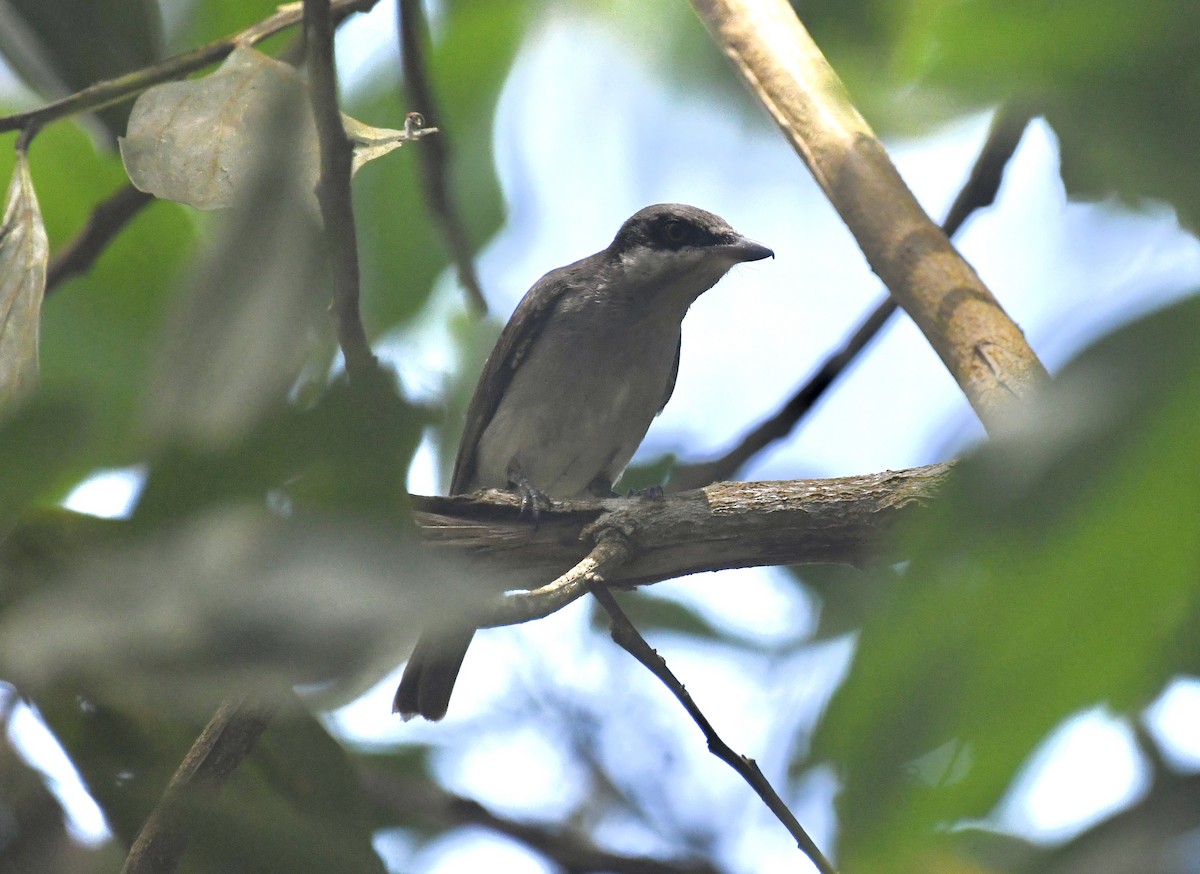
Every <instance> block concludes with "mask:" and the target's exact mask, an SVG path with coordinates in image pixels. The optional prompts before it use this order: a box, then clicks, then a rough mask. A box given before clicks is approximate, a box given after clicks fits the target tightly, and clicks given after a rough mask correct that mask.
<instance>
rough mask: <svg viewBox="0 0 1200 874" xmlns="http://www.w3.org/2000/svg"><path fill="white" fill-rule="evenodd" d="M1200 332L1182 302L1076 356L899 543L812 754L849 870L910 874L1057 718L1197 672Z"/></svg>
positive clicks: (1145, 700)
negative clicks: (826, 773)
mask: <svg viewBox="0 0 1200 874" xmlns="http://www.w3.org/2000/svg"><path fill="white" fill-rule="evenodd" d="M1198 330H1200V298H1191V299H1189V300H1187V301H1185V302H1184V303H1182V304H1178V305H1176V306H1173V307H1171V308H1169V309H1167V310H1165V311H1163V312H1160V313H1156V314H1154V315H1152V316H1150V317H1147V318H1145V319H1143V320H1141V321H1139V322H1137V323H1135V324H1133V325H1130V326H1128V327H1126V328H1123V329H1121V330H1120V331H1118V332H1116V333H1115V334H1113V335H1111V336H1110V337H1108V338H1106V339H1105V340H1103V341H1101V342H1099V343H1097V344H1096V345H1095V346H1094V347H1093V348H1091V349H1089V350H1087V351H1086V352H1084V353H1083V354H1082V355H1080V356H1079V358H1078V359H1077V360H1075V361H1074V362H1072V363H1071V364H1070V365H1068V366H1067V367H1066V368H1064V370H1063V372H1062V373H1061V374H1060V376H1059V377H1058V378H1057V380H1056V382H1055V383H1054V385H1053V386H1052V387H1051V389H1050V390H1049V391H1048V392H1047V393H1046V395H1045V396H1044V397H1042V398H1040V399H1039V402H1038V403H1037V404H1036V405H1035V406H1034V408H1033V409H1032V410H1031V411H1030V413H1029V416H1028V418H1027V419H1026V420H1025V421H1023V422H1020V423H1018V424H1017V427H1016V428H1014V432H1013V433H1012V434H1010V435H1008V436H1006V437H1003V438H999V439H995V440H993V441H992V442H991V443H990V444H989V445H987V446H986V447H984V448H982V449H980V450H979V451H977V452H976V453H974V454H973V455H972V456H971V457H969V458H967V459H965V460H963V461H962V462H960V464H959V466H958V468H957V469H956V473H955V475H954V479H953V482H952V486H951V487H950V488H949V489H948V490H947V493H946V494H945V496H944V497H945V500H944V502H942V504H941V505H940V506H939V512H938V520H937V522H936V523H935V524H933V525H931V526H930V527H929V528H927V529H926V530H922V531H919V532H914V533H913V534H912V543H913V549H912V554H913V558H912V561H911V564H910V565H909V566H908V567H907V568H906V570H905V571H904V573H903V578H902V581H901V583H900V584H899V585H898V586H897V585H894V584H893V585H891V586H890V592H891V597H890V598H888V599H887V601H886V603H884V604H883V605H881V606H880V609H877V610H876V611H875V612H874V614H873V615H871V616H870V618H869V619H868V620H867V622H866V624H865V626H864V628H863V631H862V637H861V641H860V646H859V651H858V656H857V658H856V660H855V663H854V667H853V669H852V670H851V672H850V675H849V677H848V678H847V681H846V683H845V685H844V686H843V687H842V688H841V690H840V691H839V692H838V694H837V695H836V696H835V698H834V701H833V703H832V704H831V706H830V709H829V711H828V713H827V715H826V718H825V721H824V724H823V725H822V726H821V729H820V732H819V734H818V736H817V739H816V749H817V753H818V755H819V756H825V757H829V758H830V759H831V760H833V761H835V762H838V763H839V765H840V767H841V770H842V775H843V777H844V780H845V788H844V793H843V795H842V797H841V798H840V799H839V810H840V812H841V820H840V822H841V824H842V827H843V829H844V833H843V844H842V846H843V848H844V850H845V852H846V859H847V862H848V863H850V867H851V868H854V869H857V868H861V869H862V870H873V871H907V870H912V866H913V865H914V864H915V860H916V859H919V858H920V857H921V854H922V852H924V851H927V850H928V849H929V846H930V843H931V841H933V840H934V836H935V835H936V834H937V832H938V830H939V827H944V826H945V825H947V824H950V823H954V822H957V821H962V820H973V819H977V818H982V817H985V816H986V815H987V814H988V813H989V812H990V811H991V810H993V809H994V807H995V806H996V805H997V804H998V802H999V801H1000V799H1001V797H1002V795H1003V793H1004V792H1005V790H1006V789H1007V787H1008V786H1009V784H1010V783H1011V782H1012V779H1013V776H1014V774H1015V773H1016V772H1017V770H1018V769H1019V768H1020V766H1021V765H1022V763H1023V762H1024V761H1025V760H1026V759H1027V758H1028V757H1029V756H1030V755H1031V754H1032V752H1033V750H1034V748H1035V747H1036V745H1037V744H1038V742H1039V741H1040V740H1041V739H1042V738H1044V737H1045V736H1046V735H1047V734H1048V733H1049V732H1050V731H1051V730H1052V729H1053V728H1054V727H1055V726H1057V725H1058V724H1060V723H1061V722H1063V721H1064V720H1066V719H1067V718H1068V717H1069V716H1070V715H1072V714H1073V713H1076V712H1078V711H1080V710H1083V709H1086V708H1090V707H1093V706H1105V707H1107V708H1110V709H1111V710H1112V711H1114V712H1116V713H1119V714H1126V715H1128V716H1129V717H1130V718H1133V719H1136V717H1137V714H1138V713H1139V711H1140V710H1141V709H1143V708H1144V707H1146V706H1147V705H1148V704H1149V703H1150V702H1151V701H1153V699H1154V698H1155V697H1156V696H1157V695H1158V694H1159V693H1160V692H1161V691H1162V689H1163V687H1164V686H1165V684H1166V683H1167V681H1168V680H1169V679H1170V678H1171V677H1172V676H1174V675H1177V674H1189V673H1195V672H1196V671H1197V670H1198V669H1200V660H1198V658H1197V657H1198V656H1200V648H1198V646H1197V643H1196V636H1195V628H1196V623H1197V621H1198V620H1200V589H1198V587H1197V581H1198V580H1200V539H1198V538H1197V536H1196V533H1195V530H1194V529H1195V521H1196V520H1197V519H1200V490H1197V488H1196V483H1197V482H1200V453H1197V450H1196V447H1197V446H1200V411H1198V409H1197V407H1196V403H1195V398H1196V397H1197V396H1198V395H1200V347H1197V345H1196V342H1195V337H1196V332H1197V331H1198Z"/></svg>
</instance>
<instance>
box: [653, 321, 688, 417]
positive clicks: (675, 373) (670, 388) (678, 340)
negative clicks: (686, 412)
mask: <svg viewBox="0 0 1200 874" xmlns="http://www.w3.org/2000/svg"><path fill="white" fill-rule="evenodd" d="M682 351H683V337H682V333H680V334H676V335H675V363H674V364H672V365H671V376H670V377H669V378H668V379H667V391H666V393H665V394H664V395H663V399H662V403H661V404H659V405H658V412H656V413H655V414H654V415H656V416H657V415H658V413H661V412H662V411H663V410H664V409H666V406H667V401H669V400H670V399H671V395H672V394H674V392H675V380H676V379H677V378H678V377H679V353H680V352H682Z"/></svg>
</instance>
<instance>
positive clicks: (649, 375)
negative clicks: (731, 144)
mask: <svg viewBox="0 0 1200 874" xmlns="http://www.w3.org/2000/svg"><path fill="white" fill-rule="evenodd" d="M774 255H775V253H774V252H773V251H772V250H771V249H769V248H767V247H766V246H763V245H760V244H759V243H756V242H753V241H752V240H749V239H747V238H746V237H744V236H742V235H741V234H739V233H738V232H737V231H735V230H734V229H733V228H732V227H730V225H729V223H728V222H726V221H725V220H724V219H722V218H720V217H719V216H717V215H714V214H713V213H711V212H707V211H706V210H703V209H700V208H698V207H695V206H688V205H686V204H679V203H660V204H655V205H653V206H647V207H645V208H644V209H641V210H639V211H638V212H636V213H634V214H633V215H632V216H630V217H629V218H628V219H626V221H625V222H624V223H623V224H622V225H621V228H620V230H619V231H617V234H616V236H615V237H613V240H612V242H611V243H610V244H609V245H608V246H607V247H606V248H604V249H602V250H601V251H599V252H597V253H595V254H594V255H589V256H588V257H586V258H583V259H581V260H579V261H575V262H574V263H572V264H568V265H567V266H565V267H559V268H557V269H555V270H551V271H550V272H549V273H547V274H546V275H545V276H543V277H542V278H541V279H539V280H538V281H537V282H536V283H534V285H533V286H532V287H531V288H530V289H529V291H528V292H526V294H525V296H524V297H523V298H522V299H521V302H520V303H519V304H518V305H517V308H516V310H515V311H514V312H513V315H512V317H511V318H510V319H509V322H508V324H507V325H506V326H505V327H504V329H503V330H502V331H501V333H500V337H499V339H498V340H497V341H496V345H495V347H494V348H493V349H492V352H491V354H490V355H489V356H488V359H487V362H486V364H485V365H484V368H483V373H482V375H481V376H480V378H479V382H478V383H477V385H476V387H475V392H474V394H473V396H472V398H471V401H470V403H469V404H468V406H467V414H466V423H465V426H464V429H463V434H462V438H461V440H460V442H459V447H458V455H457V457H456V458H455V461H454V470H453V474H452V475H451V479H450V494H452V495H461V494H467V493H470V492H473V491H477V490H481V489H506V490H516V491H517V492H518V493H519V494H520V495H521V498H522V510H523V512H524V511H526V510H528V511H529V512H530V513H531V515H532V516H533V517H534V522H535V524H536V519H537V515H538V513H539V511H541V510H544V509H545V508H546V507H548V506H549V503H548V502H549V499H550V498H559V499H572V498H581V497H588V496H594V497H612V496H613V495H614V492H613V485H614V484H615V483H616V481H617V479H618V478H619V477H620V475H621V473H622V472H623V471H624V469H625V466H626V465H627V464H628V463H629V460H630V459H631V458H632V457H633V454H634V452H635V451H637V448H638V446H639V445H640V444H641V442H642V439H643V438H644V437H645V436H646V432H647V430H649V428H650V424H651V422H652V421H653V420H654V417H655V416H657V415H658V413H659V412H661V411H662V409H663V407H664V406H665V405H666V403H667V401H668V400H669V399H670V397H671V394H672V392H673V391H674V388H675V379H676V376H677V374H678V372H679V354H680V341H681V329H682V323H683V319H684V316H685V315H686V314H687V311H688V308H689V307H690V306H691V305H692V303H694V302H695V301H696V299H697V298H699V297H700V295H701V294H703V293H704V292H705V291H707V290H708V289H710V288H712V287H713V286H714V285H715V284H716V283H717V282H718V281H719V280H720V279H721V278H722V277H723V276H724V275H725V274H726V273H727V272H728V271H729V270H730V268H732V267H733V266H734V265H736V264H740V263H743V262H748V261H759V260H762V259H764V258H769V257H774ZM474 633H475V629H474V628H472V627H470V626H469V625H465V624H460V625H457V626H455V625H453V624H450V625H448V626H447V627H442V628H438V629H427V630H426V631H425V632H423V633H422V634H421V636H420V638H419V639H418V641H417V644H416V646H415V648H414V649H413V653H412V655H411V657H410V658H409V660H408V663H407V665H406V666H405V670H404V673H403V675H402V677H401V680H400V685H399V688H398V689H397V691H396V695H395V699H394V701H393V706H392V710H393V712H395V713H399V714H400V715H401V716H403V717H404V718H405V719H410V718H412V717H413V716H416V715H420V716H422V717H425V718H426V719H429V720H439V719H441V718H442V717H443V716H445V714H446V711H447V709H448V707H449V703H450V694H451V692H452V690H453V688H454V682H455V680H456V679H457V677H458V672H459V669H460V667H461V666H462V661H463V658H464V657H465V655H466V652H467V648H468V646H469V645H470V643H471V639H472V637H473V635H474Z"/></svg>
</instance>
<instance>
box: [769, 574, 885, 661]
mask: <svg viewBox="0 0 1200 874" xmlns="http://www.w3.org/2000/svg"><path fill="white" fill-rule="evenodd" d="M789 570H790V571H791V576H792V577H794V578H795V580H796V582H797V583H799V584H800V585H802V586H803V587H804V588H805V589H807V590H808V591H809V592H811V593H812V594H814V595H816V596H817V597H818V598H820V599H821V604H820V609H819V611H818V624H817V630H816V632H815V633H814V634H813V636H812V641H813V642H814V643H815V642H817V641H822V640H830V639H832V638H835V637H841V636H842V635H843V634H849V633H851V632H854V631H857V630H858V629H859V628H862V625H863V622H865V621H866V619H867V617H868V616H870V615H872V614H873V613H874V612H875V611H876V610H878V609H879V608H880V606H881V605H882V604H884V603H886V602H887V601H888V600H889V599H890V598H891V593H892V590H893V588H894V587H895V586H896V585H897V584H898V582H899V581H898V579H897V578H896V577H895V576H894V575H893V571H892V570H891V569H890V568H873V569H871V570H870V571H868V572H863V571H860V570H858V569H857V568H852V567H849V566H848V565H834V564H825V565H805V566H804V567H795V568H789Z"/></svg>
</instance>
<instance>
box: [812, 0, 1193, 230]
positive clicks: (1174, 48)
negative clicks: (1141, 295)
mask: <svg viewBox="0 0 1200 874" xmlns="http://www.w3.org/2000/svg"><path fill="white" fill-rule="evenodd" d="M793 5H795V6H796V8H797V11H798V13H799V15H800V17H801V19H802V20H803V21H805V23H807V24H808V25H809V26H810V27H811V29H812V31H813V34H814V36H815V37H816V39H817V40H818V42H820V44H821V45H822V47H823V48H824V49H825V50H826V52H827V54H828V55H829V56H830V59H831V61H832V62H833V64H834V67H835V68H836V69H837V70H838V72H839V73H840V74H841V75H842V76H843V78H845V79H846V80H847V84H848V85H849V87H850V89H851V92H852V93H853V94H854V96H855V99H856V101H857V102H858V103H859V104H860V105H861V106H862V107H863V108H864V109H865V110H866V111H867V114H868V116H869V117H870V118H871V120H872V121H873V122H874V123H875V124H876V125H877V126H880V127H890V128H892V129H896V128H902V129H905V130H908V131H915V130H919V129H922V128H927V127H928V126H929V125H930V124H936V123H942V122H944V120H945V119H947V118H948V117H952V116H954V115H959V114H962V113H965V112H968V111H974V110H976V109H978V108H979V107H980V106H990V105H995V104H997V103H1000V102H1002V101H1007V100H1013V101H1016V102H1018V103H1023V104H1024V105H1027V106H1029V107H1030V108H1031V109H1032V110H1033V111H1034V112H1038V113H1042V114H1044V115H1045V116H1046V118H1047V120H1048V121H1049V122H1050V124H1051V125H1052V126H1053V128H1054V130H1055V132H1056V133H1057V134H1058V136H1059V137H1060V139H1061V142H1062V153H1063V177H1064V179H1065V180H1066V182H1067V186H1068V189H1069V190H1070V191H1071V193H1072V194H1074V195H1083V196H1088V197H1095V196H1105V195H1107V194H1109V193H1112V192H1116V193H1117V194H1119V195H1121V196H1122V197H1123V198H1125V199H1127V200H1130V201H1134V202H1136V201H1137V200H1139V199H1140V198H1144V197H1155V198H1161V199H1163V200H1166V201H1167V202H1169V203H1171V204H1172V205H1173V206H1175V208H1176V209H1177V210H1178V211H1179V213H1180V215H1181V217H1182V218H1183V219H1184V221H1185V222H1186V223H1187V224H1188V225H1189V226H1190V227H1191V228H1193V229H1195V228H1197V227H1200V192H1198V191H1197V186H1195V185H1187V184H1180V180H1181V179H1188V178H1190V176H1191V175H1192V170H1193V164H1194V155H1193V150H1192V148H1191V144H1192V143H1194V142H1196V140H1197V139H1200V113H1197V112H1196V106H1197V105H1200V45H1197V42H1196V40H1194V39H1192V34H1194V33H1196V31H1197V29H1198V28H1200V4H1196V3H1157V4H1153V5H1146V4H1135V3H1106V4H1097V3H1095V2H1092V0H1064V2H1057V3H1044V2H1041V0H916V2H910V0H847V2H840V0H833V2H831V0H795V2H794V4H793Z"/></svg>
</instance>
